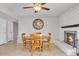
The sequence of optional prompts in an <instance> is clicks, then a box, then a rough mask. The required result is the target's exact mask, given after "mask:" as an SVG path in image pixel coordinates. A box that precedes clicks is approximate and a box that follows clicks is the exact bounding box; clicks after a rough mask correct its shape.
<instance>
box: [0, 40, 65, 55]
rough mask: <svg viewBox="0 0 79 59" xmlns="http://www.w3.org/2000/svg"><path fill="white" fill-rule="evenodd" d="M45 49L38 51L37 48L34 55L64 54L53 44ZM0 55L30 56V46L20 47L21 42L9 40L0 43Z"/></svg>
mask: <svg viewBox="0 0 79 59" xmlns="http://www.w3.org/2000/svg"><path fill="white" fill-rule="evenodd" d="M45 48H46V49H45V50H44V51H43V52H41V53H40V52H39V50H38V49H37V50H36V51H35V53H34V56H64V55H65V54H64V53H63V52H62V51H61V50H60V49H58V48H57V47H56V46H55V45H54V44H53V45H52V47H51V48H50V49H48V48H47V47H45ZM0 56H31V51H30V47H28V48H22V45H21V44H17V43H16V41H10V42H8V43H6V44H3V45H0Z"/></svg>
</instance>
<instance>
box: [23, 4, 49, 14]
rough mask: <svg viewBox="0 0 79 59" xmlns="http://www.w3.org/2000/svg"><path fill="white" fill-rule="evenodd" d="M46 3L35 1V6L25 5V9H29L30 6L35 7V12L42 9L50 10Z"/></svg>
mask: <svg viewBox="0 0 79 59" xmlns="http://www.w3.org/2000/svg"><path fill="white" fill-rule="evenodd" d="M45 5H46V3H33V6H29V7H23V8H24V9H29V8H34V10H35V13H37V12H38V11H40V10H41V9H43V10H46V11H48V10H50V9H49V8H47V7H46V6H45Z"/></svg>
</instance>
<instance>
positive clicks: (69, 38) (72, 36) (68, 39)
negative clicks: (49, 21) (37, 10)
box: [64, 31, 77, 47]
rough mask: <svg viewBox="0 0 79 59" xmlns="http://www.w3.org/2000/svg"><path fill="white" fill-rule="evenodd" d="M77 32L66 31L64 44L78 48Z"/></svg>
mask: <svg viewBox="0 0 79 59" xmlns="http://www.w3.org/2000/svg"><path fill="white" fill-rule="evenodd" d="M76 39H77V31H64V42H65V43H67V44H69V45H71V46H73V47H76Z"/></svg>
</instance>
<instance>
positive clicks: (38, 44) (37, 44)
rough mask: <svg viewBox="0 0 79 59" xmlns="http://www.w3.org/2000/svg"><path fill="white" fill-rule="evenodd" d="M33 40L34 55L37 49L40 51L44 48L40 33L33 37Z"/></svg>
mask: <svg viewBox="0 0 79 59" xmlns="http://www.w3.org/2000/svg"><path fill="white" fill-rule="evenodd" d="M31 40H32V49H31V51H32V55H33V54H34V51H35V49H37V48H39V49H40V51H41V49H42V44H41V40H40V35H38V34H35V35H34V36H32V37H31Z"/></svg>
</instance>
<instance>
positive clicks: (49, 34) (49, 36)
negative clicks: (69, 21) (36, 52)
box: [48, 33, 51, 41]
mask: <svg viewBox="0 0 79 59" xmlns="http://www.w3.org/2000/svg"><path fill="white" fill-rule="evenodd" d="M48 40H49V41H50V40H51V33H48Z"/></svg>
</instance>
